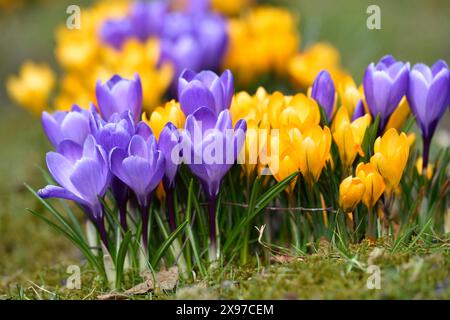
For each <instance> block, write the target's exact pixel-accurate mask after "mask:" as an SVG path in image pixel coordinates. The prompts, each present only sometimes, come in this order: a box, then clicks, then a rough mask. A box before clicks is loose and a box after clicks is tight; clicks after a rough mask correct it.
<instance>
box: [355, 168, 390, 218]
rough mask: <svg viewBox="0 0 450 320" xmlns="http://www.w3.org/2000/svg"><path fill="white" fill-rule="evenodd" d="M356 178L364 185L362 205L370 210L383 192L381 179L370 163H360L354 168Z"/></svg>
mask: <svg viewBox="0 0 450 320" xmlns="http://www.w3.org/2000/svg"><path fill="white" fill-rule="evenodd" d="M356 176H357V177H358V178H360V179H361V181H362V182H363V183H364V186H365V189H364V195H363V198H362V200H363V203H364V205H365V206H366V207H367V208H368V209H369V210H370V209H372V208H373V206H374V205H375V203H376V202H377V201H378V199H379V198H380V197H381V195H382V194H383V192H384V189H385V187H386V186H385V184H384V179H383V177H382V176H381V175H380V174H379V173H378V171H377V169H376V168H375V167H374V166H373V165H372V164H371V163H366V164H364V163H360V164H358V166H357V167H356Z"/></svg>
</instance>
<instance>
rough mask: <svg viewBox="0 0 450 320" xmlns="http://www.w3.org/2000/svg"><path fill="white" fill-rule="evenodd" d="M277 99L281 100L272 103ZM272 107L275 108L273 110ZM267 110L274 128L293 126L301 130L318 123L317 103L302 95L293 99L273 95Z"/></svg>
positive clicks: (297, 95)
mask: <svg viewBox="0 0 450 320" xmlns="http://www.w3.org/2000/svg"><path fill="white" fill-rule="evenodd" d="M278 99H281V100H280V101H279V102H278V101H274V100H278ZM274 105H275V106H277V107H275V108H274ZM280 107H281V108H280ZM269 108H270V109H271V110H270V111H271V119H272V121H271V123H272V124H273V127H274V128H282V127H292V126H294V127H296V128H299V129H300V130H303V129H304V128H306V127H308V126H311V125H318V124H319V123H320V111H319V107H318V105H317V103H316V102H315V101H314V100H313V99H311V98H308V97H307V96H305V95H304V94H302V93H299V94H296V95H295V96H293V97H284V96H283V95H282V94H279V93H277V94H274V95H273V96H272V97H271V98H270V102H269ZM280 109H281V110H280Z"/></svg>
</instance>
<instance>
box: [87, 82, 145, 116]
mask: <svg viewBox="0 0 450 320" xmlns="http://www.w3.org/2000/svg"><path fill="white" fill-rule="evenodd" d="M95 94H96V97H97V103H98V106H99V108H100V112H101V113H102V115H103V118H104V119H105V120H109V119H110V117H111V116H112V115H113V114H115V113H118V114H122V113H123V112H125V111H128V110H130V111H131V113H132V115H133V119H134V121H135V122H136V123H137V122H138V121H139V119H140V117H141V113H142V85H141V79H140V78H139V75H138V74H135V76H134V79H132V80H127V79H124V78H122V77H121V76H119V75H114V76H113V77H112V78H111V79H110V80H108V81H107V82H106V83H104V84H102V83H101V81H98V82H97V86H96V88H95Z"/></svg>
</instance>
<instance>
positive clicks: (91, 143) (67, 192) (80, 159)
mask: <svg viewBox="0 0 450 320" xmlns="http://www.w3.org/2000/svg"><path fill="white" fill-rule="evenodd" d="M46 159H47V167H48V169H49V171H50V174H51V175H52V177H53V178H54V179H55V181H56V182H57V183H58V184H59V185H60V186H53V185H48V186H46V187H45V188H44V189H41V190H39V191H38V194H39V196H40V197H41V198H44V199H47V198H63V199H68V200H73V201H75V202H77V203H79V204H80V205H81V206H82V207H83V208H84V210H85V212H86V214H87V216H88V217H89V219H90V220H92V221H93V222H94V224H95V225H96V227H97V229H98V231H99V233H100V236H101V239H102V241H103V243H104V244H105V245H106V246H108V241H107V235H106V231H105V226H104V220H103V217H104V216H103V208H102V205H101V203H100V201H99V199H98V198H99V197H103V196H104V195H105V192H106V190H107V188H108V186H109V182H110V173H109V168H108V161H107V156H106V153H105V151H104V150H103V148H102V147H101V146H99V145H98V144H97V143H96V141H95V139H94V137H93V136H92V135H89V136H88V137H87V138H86V141H85V142H84V145H83V146H80V145H79V144H77V143H75V142H73V141H71V140H65V141H63V142H61V143H60V145H59V152H49V153H47V158H46Z"/></svg>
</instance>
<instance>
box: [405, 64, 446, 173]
mask: <svg viewBox="0 0 450 320" xmlns="http://www.w3.org/2000/svg"><path fill="white" fill-rule="evenodd" d="M449 88H450V71H449V69H448V66H447V64H446V63H445V62H444V61H442V60H439V61H437V62H436V63H435V64H434V65H433V66H432V67H431V68H429V67H428V66H426V65H424V64H417V65H415V66H414V67H413V68H412V70H411V74H410V77H409V87H408V101H409V104H410V106H411V111H412V112H413V114H414V115H415V117H416V122H417V125H418V126H419V127H420V130H421V132H422V137H423V169H424V171H425V169H426V168H427V165H428V157H429V152H430V144H431V139H432V138H433V134H434V131H435V130H436V127H437V124H438V122H439V120H440V119H441V118H442V115H443V114H444V112H445V110H446V108H447V106H448V104H449V100H448V97H449V90H450V89H449Z"/></svg>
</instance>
